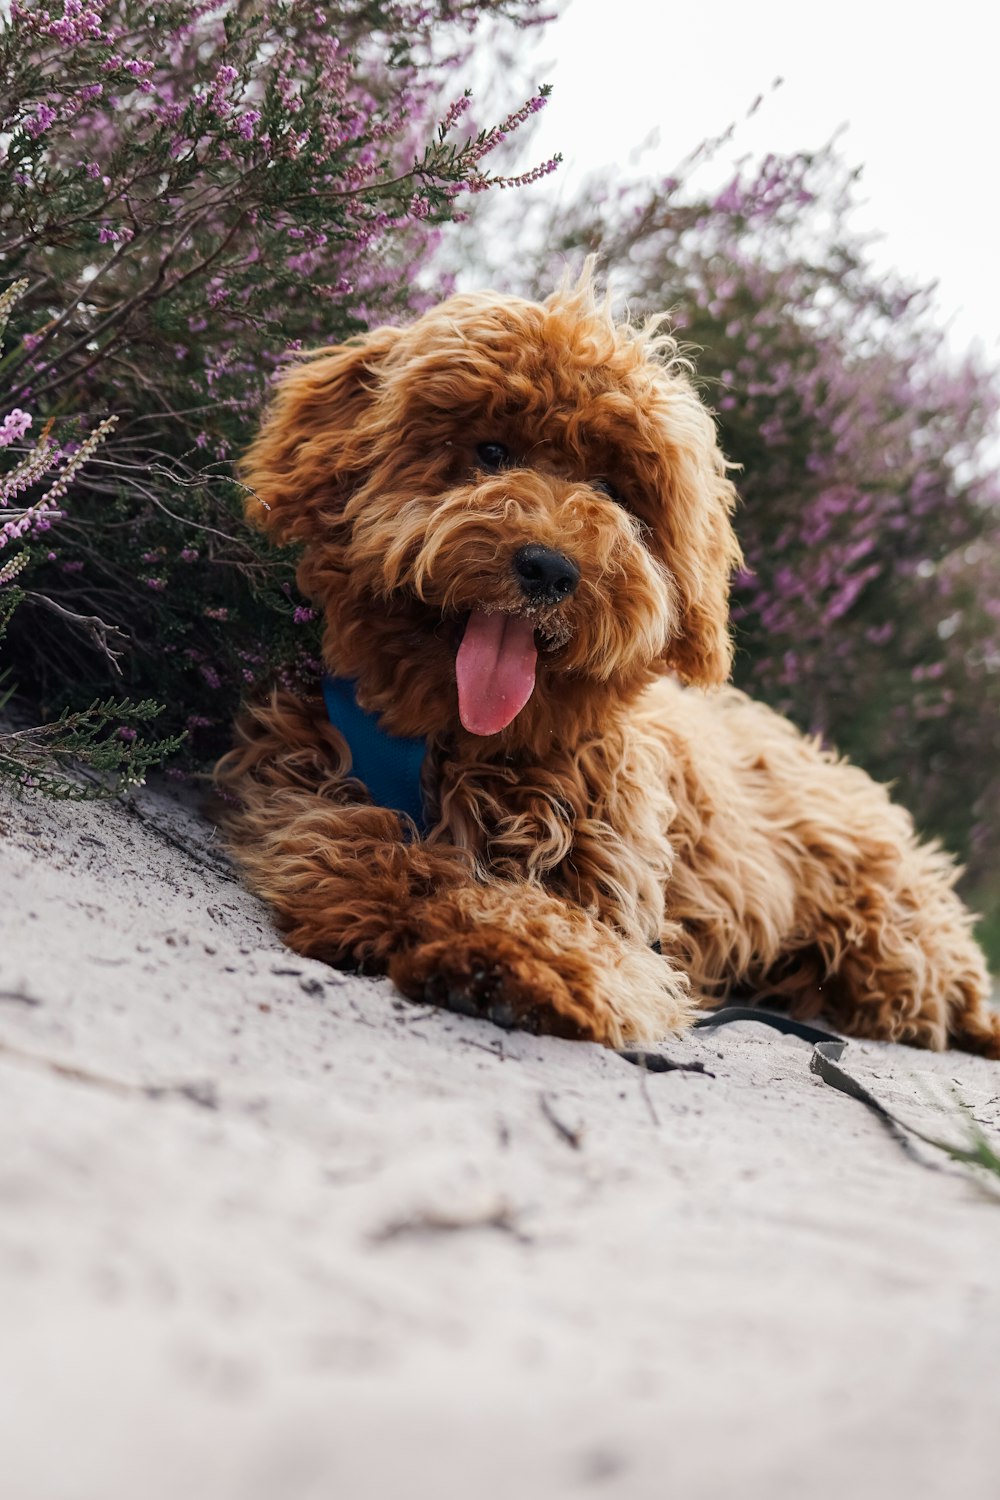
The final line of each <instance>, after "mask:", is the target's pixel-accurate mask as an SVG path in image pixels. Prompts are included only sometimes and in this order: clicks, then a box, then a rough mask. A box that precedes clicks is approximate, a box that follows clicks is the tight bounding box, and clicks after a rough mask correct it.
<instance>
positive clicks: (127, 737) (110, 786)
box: [0, 698, 181, 802]
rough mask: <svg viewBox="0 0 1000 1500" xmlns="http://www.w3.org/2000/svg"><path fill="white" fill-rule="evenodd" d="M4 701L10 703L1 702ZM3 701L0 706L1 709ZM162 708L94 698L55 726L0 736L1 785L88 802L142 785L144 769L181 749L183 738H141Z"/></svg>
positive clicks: (1, 734)
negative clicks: (143, 730) (141, 731)
mask: <svg viewBox="0 0 1000 1500" xmlns="http://www.w3.org/2000/svg"><path fill="white" fill-rule="evenodd" d="M3 701H6V700H3ZM3 701H0V707H3ZM161 712H162V705H161V704H159V703H156V702H154V701H153V700H152V699H148V700H146V701H144V702H142V703H133V702H131V701H130V700H129V699H128V698H122V699H114V698H106V699H104V700H103V701H100V700H95V701H94V702H93V703H91V704H90V706H89V707H88V708H85V709H81V710H79V711H76V712H70V711H69V710H68V709H67V710H65V711H64V712H63V713H62V714H60V716H59V718H58V719H56V720H54V721H53V722H52V723H49V724H43V725H33V726H32V727H30V728H27V729H11V730H7V731H4V732H0V781H3V782H5V783H7V784H8V785H10V786H12V787H13V789H14V790H15V792H19V793H23V792H26V791H32V792H41V793H44V794H45V795H46V796H49V797H55V798H57V799H59V800H60V801H71V802H90V801H94V800H97V799H100V798H105V797H111V796H115V795H116V794H117V793H119V792H124V791H128V790H130V789H131V788H132V787H136V786H141V785H142V783H143V781H144V780H145V775H146V771H147V770H148V769H149V767H150V766H152V765H156V764H158V763H159V762H160V761H161V760H163V759H164V758H165V757H166V756H168V755H172V754H173V753H174V752H175V751H176V750H177V749H178V747H179V746H180V743H181V740H180V737H179V736H172V737H169V738H166V739H159V740H148V739H142V738H140V737H139V734H138V731H139V729H144V728H147V727H148V725H149V724H150V723H151V721H152V720H154V719H155V718H156V717H157V715H158V714H160V713H161Z"/></svg>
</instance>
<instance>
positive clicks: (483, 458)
mask: <svg viewBox="0 0 1000 1500" xmlns="http://www.w3.org/2000/svg"><path fill="white" fill-rule="evenodd" d="M476 456H477V458H478V459H479V462H480V463H481V464H482V466H483V468H484V469H489V470H490V472H491V473H494V474H495V473H496V472H497V471H498V470H500V469H509V468H510V449H509V448H505V447H504V445H503V443H479V444H478V445H477V447H476Z"/></svg>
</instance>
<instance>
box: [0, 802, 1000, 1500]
mask: <svg viewBox="0 0 1000 1500" xmlns="http://www.w3.org/2000/svg"><path fill="white" fill-rule="evenodd" d="M0 911H2V913H3V935H2V943H0V1101H2V1109H0V1120H2V1134H3V1140H2V1142H0V1308H2V1314H0V1456H2V1457H0V1474H2V1479H0V1491H2V1493H3V1496H4V1500H313V1497H315V1500H321V1497H322V1500H327V1497H336V1500H383V1497H387V1500H388V1497H397V1496H398V1497H406V1500H423V1497H425V1496H426V1497H434V1500H452V1497H454V1500H458V1497H462V1500H494V1497H497V1500H499V1497H508V1496H515V1495H516V1496H518V1497H519V1500H535V1497H538V1500H560V1497H563V1496H576V1495H579V1496H583V1497H586V1496H590V1495H594V1496H606V1497H617V1496H622V1497H636V1500H645V1497H650V1500H653V1497H657V1500H660V1497H669V1496H678V1497H684V1500H700V1497H705V1500H716V1497H719V1500H728V1497H730V1496H734V1497H735V1496H739V1497H741V1500H747V1497H757V1496H760V1497H765V1496H766V1497H768V1500H784V1497H786V1496H787V1497H788V1500H792V1497H794V1500H800V1497H803V1496H807V1497H817V1500H825V1497H827V1496H829V1497H831V1500H833V1497H836V1500H843V1497H845V1496H852V1497H854V1496H862V1497H864V1496H872V1497H874V1496H879V1497H881V1500H895V1497H897V1496H898V1497H901V1500H903V1497H905V1500H921V1497H925V1496H926V1497H940V1496H949V1497H950V1496H953V1495H954V1496H959V1495H960V1496H962V1497H963V1500H979V1497H983V1500H986V1497H990V1500H995V1497H996V1495H997V1494H998V1493H1000V1474H998V1468H1000V1463H998V1460H1000V1391H998V1384H1000V1291H998V1288H997V1266H998V1260H1000V1193H998V1192H997V1191H996V1189H995V1187H991V1185H990V1184H989V1182H987V1181H985V1180H977V1178H976V1175H975V1173H973V1172H970V1171H968V1170H966V1169H964V1168H961V1167H957V1166H952V1165H950V1164H948V1163H947V1162H942V1163H937V1164H935V1167H932V1166H930V1165H927V1163H930V1162H931V1160H932V1158H933V1153H932V1152H929V1151H922V1152H921V1157H922V1160H914V1159H911V1158H909V1157H908V1156H907V1155H906V1154H905V1153H904V1152H903V1151H902V1150H901V1149H900V1147H899V1145H898V1143H897V1142H896V1141H894V1140H893V1139H892V1138H891V1137H890V1136H889V1135H888V1134H887V1132H886V1131H885V1129H884V1128H883V1127H882V1126H881V1125H880V1124H879V1122H878V1121H877V1120H876V1119H875V1118H873V1117H872V1116H871V1115H870V1114H869V1113H868V1112H867V1111H866V1110H865V1109H864V1108H863V1107H862V1106H861V1105H859V1104H857V1103H856V1102H854V1101H852V1100H850V1099H847V1098H845V1097H843V1096H842V1095H840V1094H838V1093H836V1092H834V1091H833V1090H831V1089H829V1088H827V1087H826V1086H825V1085H824V1084H823V1083H822V1082H821V1081H820V1080H819V1079H817V1078H816V1077H814V1076H813V1075H812V1074H811V1073H810V1071H809V1066H808V1064H809V1056H810V1048H809V1046H808V1045H807V1044H806V1043H804V1042H802V1041H799V1040H797V1039H794V1038H786V1037H782V1036H779V1035H777V1034H776V1033H774V1032H772V1031H770V1030H768V1029H766V1028H764V1027H762V1026H761V1025H759V1024H757V1023H747V1024H744V1023H741V1024H739V1025H738V1026H735V1027H731V1028H727V1029H725V1030H722V1031H720V1032H718V1033H715V1034H707V1033H702V1034H699V1035H697V1036H695V1037H693V1038H689V1039H686V1040H684V1041H679V1042H678V1041H675V1042H671V1043H668V1044H666V1045H665V1050H666V1051H667V1052H668V1053H669V1054H670V1055H671V1056H673V1057H676V1058H680V1059H698V1058H700V1059H702V1060H703V1061H704V1062H705V1064H706V1066H707V1068H708V1069H709V1070H710V1073H711V1075H712V1076H709V1075H708V1074H706V1075H698V1074H693V1073H682V1072H674V1073H666V1074H658V1075H646V1074H644V1073H642V1072H640V1071H639V1070H638V1069H636V1068H635V1067H633V1066H631V1065H630V1064H628V1063H626V1062H624V1061H623V1060H622V1059H620V1058H618V1057H616V1056H614V1055H613V1054H611V1053H609V1052H606V1051H602V1050H601V1049H599V1048H597V1047H593V1046H589V1045H580V1044H574V1043H570V1042H562V1041H558V1040H549V1039H543V1040H535V1039H532V1038H529V1037H527V1036H523V1035H507V1034H504V1033H502V1032H500V1031H498V1030H496V1029H494V1028H493V1027H491V1026H489V1025H486V1024H484V1023H479V1022H476V1021H473V1020H470V1019H466V1018H463V1017H457V1016H451V1015H447V1014H442V1013H439V1012H436V1011H434V1010H432V1009H428V1008H422V1007H414V1006H412V1005H409V1004H407V1003H405V1002H404V1001H402V1000H401V999H400V998H399V997H398V996H397V995H396V994H395V992H394V991H393V989H392V987H391V986H390V985H389V984H388V983H386V982H382V981H370V980H362V979H358V978H348V977H345V976H343V975H340V974H337V973H334V972H332V971H330V970H328V969H326V968H324V967H323V966H322V965H321V964H318V963H314V962H311V961H308V960H303V959H300V958H298V957H297V956H295V955H293V954H291V953H289V952H288V951H287V950H286V949H284V948H283V947H282V945H281V943H280V941H279V939H278V938H277V937H276V936H275V934H274V932H273V930H272V928H271V925H270V923H269V920H268V917H267V914H266V912H265V911H264V910H263V908H262V907H261V906H260V905H259V904H258V903H257V902H256V901H255V900H254V898H252V897H251V896H250V895H249V894H247V893H246V892H245V891H244V890H243V889H242V888H241V886H240V885H239V883H238V882H237V881H236V880H235V879H234V877H233V874H232V872H231V870H230V869H229V867H228V866H227V864H226V863H225V860H224V858H223V857H222V855H221V854H220V852H219V851H218V848H217V843H216V840H215V838H214V836H213V833H212V830H211V829H210V828H209V827H208V825H206V824H204V823H202V822H201V821H200V820H199V819H198V818H197V816H196V815H195V814H194V813H193V812H192V811H190V810H189V809H187V808H185V806H184V805H182V804H181V803H180V802H179V801H178V800H177V798H176V797H174V796H172V795H171V794H170V793H169V792H168V791H166V790H162V789H161V790H159V791H144V792H143V793H141V794H140V797H139V800H138V803H137V809H136V810H135V811H130V810H129V809H127V808H125V807H123V806H121V805H118V804H113V805H90V806H68V805H65V804H53V803H46V802H44V801H25V802H20V803H18V802H16V801H13V800H11V799H10V798H9V797H7V796H5V795H3V796H0ZM845 1063H846V1064H847V1065H849V1066H850V1067H851V1068H852V1070H853V1071H854V1072H855V1073H856V1074H857V1076H858V1077H860V1078H862V1079H863V1080H864V1081H865V1082H866V1083H867V1084H868V1085H869V1086H870V1087H871V1088H872V1089H873V1090H874V1091H875V1092H876V1093H877V1094H878V1095H879V1097H880V1098H882V1099H883V1100H885V1102H886V1103H888V1104H889V1105H891V1106H892V1107H893V1108H895V1109H897V1110H898V1111H899V1112H900V1113H902V1114H905V1115H906V1116H907V1118H909V1119H912V1120H913V1121H914V1122H916V1123H922V1124H923V1125H924V1126H930V1127H931V1128H932V1129H934V1130H936V1131H938V1132H949V1131H950V1132H951V1133H952V1134H953V1135H955V1136H956V1138H957V1137H959V1136H960V1135H961V1124H960V1121H959V1122H958V1123H956V1117H955V1113H954V1112H955V1097H956V1095H958V1096H960V1097H961V1099H962V1100H964V1101H965V1103H966V1104H967V1105H968V1107H969V1108H970V1109H971V1110H972V1112H973V1114H974V1115H975V1117H976V1118H977V1119H978V1120H979V1121H980V1122H981V1123H982V1125H983V1127H984V1129H986V1130H987V1131H988V1132H990V1133H992V1136H993V1138H994V1140H996V1139H998V1138H1000V1066H998V1065H996V1064H990V1063H986V1062H983V1061H980V1060H978V1059H975V1058H969V1057H965V1056H963V1055H960V1054H954V1053H953V1054H945V1055H943V1056H929V1055H927V1054H924V1053H919V1052H915V1051H910V1050H908V1049H906V1048H900V1047H891V1046H877V1045H871V1044H868V1045H862V1044H853V1043H852V1045H851V1046H850V1048H849V1049H848V1052H847V1054H846V1057H845Z"/></svg>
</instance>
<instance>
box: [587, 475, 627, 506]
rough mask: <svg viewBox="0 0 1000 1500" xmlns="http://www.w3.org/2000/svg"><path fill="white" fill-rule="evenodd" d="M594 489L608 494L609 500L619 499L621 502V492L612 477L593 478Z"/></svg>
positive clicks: (592, 485) (591, 482)
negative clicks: (616, 487) (612, 481)
mask: <svg viewBox="0 0 1000 1500" xmlns="http://www.w3.org/2000/svg"><path fill="white" fill-rule="evenodd" d="M590 488H591V489H592V490H600V492H601V494H602V495H607V497H608V499H609V500H617V501H618V503H619V505H620V504H621V498H622V497H621V493H620V492H619V491H618V490H616V489H615V487H614V485H613V484H612V483H611V481H610V479H592V480H591V481H590Z"/></svg>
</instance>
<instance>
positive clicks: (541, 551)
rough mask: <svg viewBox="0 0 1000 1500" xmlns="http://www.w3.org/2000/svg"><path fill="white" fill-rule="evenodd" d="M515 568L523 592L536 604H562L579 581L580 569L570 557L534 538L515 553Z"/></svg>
mask: <svg viewBox="0 0 1000 1500" xmlns="http://www.w3.org/2000/svg"><path fill="white" fill-rule="evenodd" d="M514 572H515V573H516V575H517V581H518V583H519V584H520V585H521V592H522V594H526V595H527V597H528V598H529V599H531V600H533V601H534V602H535V603H538V604H561V603H562V601H563V600H564V599H568V598H569V596H570V594H572V593H573V591H574V589H575V588H576V586H577V584H578V583H579V582H580V569H579V568H578V567H577V565H576V563H575V562H573V560H572V558H569V557H566V556H564V554H563V553H562V552H555V551H553V549H552V548H551V547H541V546H539V544H538V543H537V542H529V543H528V545H527V546H526V547H522V548H521V549H520V550H519V551H518V552H515V553H514Z"/></svg>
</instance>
